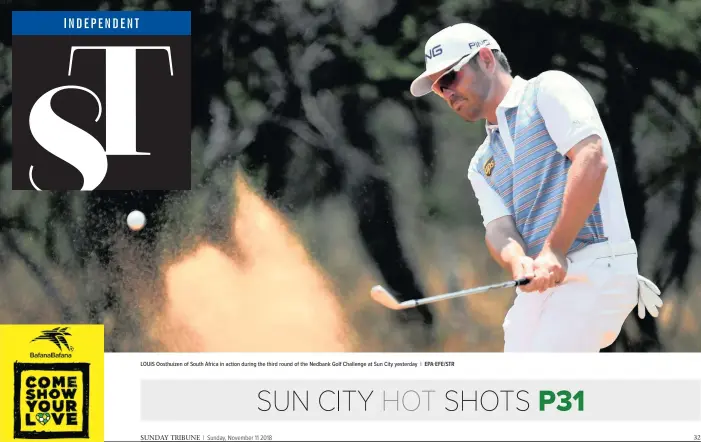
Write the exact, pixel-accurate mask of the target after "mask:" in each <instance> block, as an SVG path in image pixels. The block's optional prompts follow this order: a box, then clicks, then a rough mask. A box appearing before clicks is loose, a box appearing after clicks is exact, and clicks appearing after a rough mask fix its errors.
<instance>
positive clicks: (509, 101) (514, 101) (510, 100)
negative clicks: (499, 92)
mask: <svg viewBox="0 0 701 442" xmlns="http://www.w3.org/2000/svg"><path fill="white" fill-rule="evenodd" d="M527 83H528V82H527V81H526V80H525V79H523V78H521V77H519V76H518V75H517V76H515V77H514V80H513V81H512V82H511V86H510V87H509V90H508V91H507V92H506V95H505V96H504V98H503V99H502V100H501V103H499V106H497V111H498V110H499V109H509V108H513V107H516V106H518V104H519V102H520V101H521V97H523V92H524V90H525V88H526V84H527ZM484 127H485V129H486V130H487V134H489V133H491V131H493V130H495V129H496V128H498V127H499V125H498V124H490V123H489V121H487V120H485V121H484Z"/></svg>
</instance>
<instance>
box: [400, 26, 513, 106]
mask: <svg viewBox="0 0 701 442" xmlns="http://www.w3.org/2000/svg"><path fill="white" fill-rule="evenodd" d="M485 46H486V47H488V48H490V49H498V50H501V48H500V47H499V44H498V43H497V41H496V40H495V39H494V37H492V36H491V35H489V34H488V33H487V32H486V31H485V30H484V29H482V28H480V27H478V26H475V25H473V24H470V23H459V24H457V25H453V26H448V27H447V28H444V29H442V30H440V31H439V32H437V33H435V34H433V36H431V38H429V39H428V41H427V42H426V47H425V49H424V59H425V60H426V71H424V73H423V74H421V75H419V76H418V77H417V78H416V80H414V81H413V82H412V83H411V94H412V95H413V96H415V97H421V96H423V95H426V94H428V93H429V92H431V86H432V85H433V82H432V81H431V79H430V78H428V76H429V75H432V74H435V73H436V72H440V71H442V70H443V69H446V68H448V67H450V66H451V65H454V64H455V63H457V62H458V61H459V60H460V59H461V58H463V57H465V56H467V59H468V60H469V59H470V58H472V57H474V56H475V54H477V52H479V50H480V49H481V48H483V47H485Z"/></svg>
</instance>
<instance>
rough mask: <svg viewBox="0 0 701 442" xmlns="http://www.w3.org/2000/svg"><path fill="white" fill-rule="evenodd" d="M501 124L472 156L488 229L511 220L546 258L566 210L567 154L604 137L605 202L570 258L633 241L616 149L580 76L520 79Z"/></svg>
mask: <svg viewBox="0 0 701 442" xmlns="http://www.w3.org/2000/svg"><path fill="white" fill-rule="evenodd" d="M497 120H498V124H496V125H490V124H487V137H486V139H485V141H484V143H483V144H482V145H481V146H480V147H479V149H478V150H477V152H476V153H475V155H474V157H473V158H472V161H471V164H470V169H469V172H468V177H469V178H470V182H471V184H472V186H473V189H474V190H475V194H476V196H477V199H478V202H479V205H480V208H481V211H482V216H483V220H484V224H485V225H487V224H488V223H489V222H491V221H492V220H494V219H496V218H499V217H502V216H507V215H509V216H511V217H513V219H514V222H515V224H516V227H517V228H518V231H519V232H520V234H521V237H522V238H523V240H524V243H525V245H526V248H527V250H526V253H527V254H528V255H529V256H531V257H535V256H537V255H538V253H540V251H541V249H542V248H543V244H544V243H545V240H546V238H547V236H548V235H549V234H550V231H551V230H552V227H553V226H554V224H555V222H556V220H557V218H558V216H559V213H560V209H561V207H562V200H563V194H564V191H565V186H566V183H567V174H568V171H569V168H570V166H571V164H572V163H571V160H570V159H569V158H568V157H567V156H566V154H567V151H568V150H569V149H570V148H572V147H573V146H574V145H575V144H577V143H578V142H579V141H581V140H582V139H584V138H586V137H588V136H590V135H592V134H598V135H599V136H601V137H602V140H603V143H602V144H603V148H604V152H605V155H606V157H607V160H608V164H609V169H608V171H607V175H606V178H605V182H604V189H603V191H602V194H601V195H600V198H599V201H598V203H597V204H596V206H595V207H594V210H593V211H592V212H591V214H590V215H589V217H588V218H587V220H586V222H585V223H584V226H583V227H582V228H581V230H580V231H579V234H578V235H577V237H576V239H575V240H574V242H573V243H572V246H571V247H570V250H569V253H572V252H574V251H577V250H580V249H582V248H584V247H586V246H587V245H590V244H594V243H599V242H603V241H606V240H608V239H611V240H612V242H613V241H616V242H617V241H624V240H627V239H630V230H629V227H628V221H627V218H626V213H625V208H624V205H623V198H622V195H621V190H620V184H619V182H618V175H617V172H616V168H615V162H614V159H613V154H612V152H611V147H610V144H609V142H608V138H607V137H606V133H605V131H604V129H603V125H602V123H601V119H600V118H599V114H598V111H597V109H596V105H595V104H594V101H593V100H592V98H591V96H590V95H589V93H588V92H587V91H586V89H585V88H584V87H583V86H582V85H581V83H579V82H578V81H577V80H576V79H575V78H574V77H572V76H570V75H568V74H566V73H564V72H561V71H548V72H544V73H542V74H541V75H539V76H537V77H535V78H533V79H531V80H528V81H526V80H524V79H522V78H520V77H515V78H514V81H513V84H512V86H511V88H510V89H509V92H508V93H507V95H506V97H505V98H504V100H503V101H502V103H501V105H500V106H499V108H498V109H497Z"/></svg>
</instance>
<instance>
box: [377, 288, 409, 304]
mask: <svg viewBox="0 0 701 442" xmlns="http://www.w3.org/2000/svg"><path fill="white" fill-rule="evenodd" d="M370 296H371V297H372V299H373V300H374V301H375V302H377V303H378V304H381V305H383V306H385V307H387V308H388V309H392V310H404V309H406V308H407V307H406V306H403V305H402V304H401V303H400V302H399V301H398V300H397V298H395V297H394V296H392V294H391V293H390V292H388V291H387V290H386V289H385V288H384V287H382V286H381V285H376V286H374V287H373V288H372V289H370Z"/></svg>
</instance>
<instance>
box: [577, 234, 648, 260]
mask: <svg viewBox="0 0 701 442" xmlns="http://www.w3.org/2000/svg"><path fill="white" fill-rule="evenodd" d="M637 253H638V248H637V247H636V245H635V241H633V240H632V239H631V240H628V241H623V242H617V243H611V242H610V241H605V242H600V243H596V244H591V245H588V246H586V247H585V248H583V249H581V250H577V251H576V252H572V253H570V254H569V255H567V258H568V259H569V260H570V261H571V262H577V261H586V260H591V259H598V258H604V257H607V256H610V257H612V258H615V257H616V256H621V255H634V254H637Z"/></svg>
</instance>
